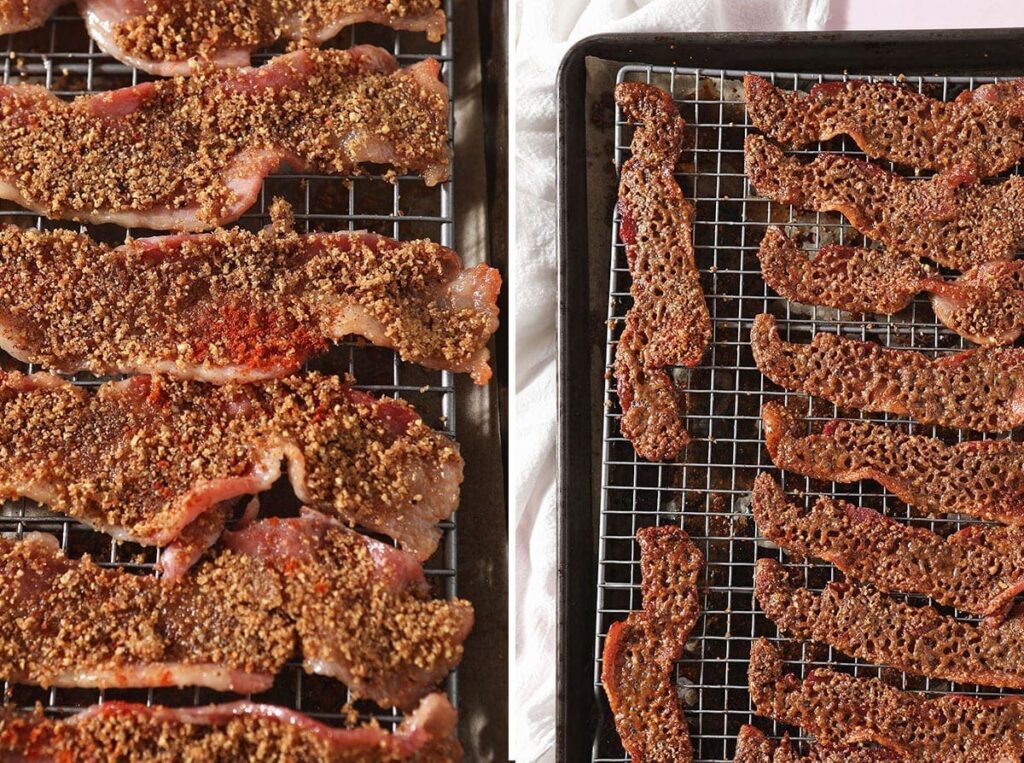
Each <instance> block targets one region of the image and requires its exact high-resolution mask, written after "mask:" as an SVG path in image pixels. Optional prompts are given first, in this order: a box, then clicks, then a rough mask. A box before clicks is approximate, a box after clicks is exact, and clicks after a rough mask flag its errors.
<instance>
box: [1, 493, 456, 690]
mask: <svg viewBox="0 0 1024 763" xmlns="http://www.w3.org/2000/svg"><path fill="white" fill-rule="evenodd" d="M0 572H2V573H3V574H2V575H0V596H2V597H3V601H4V602H5V603H6V606H7V611H8V614H9V617H7V618H5V619H4V620H3V622H0V676H2V677H3V678H4V679H5V680H9V681H14V682H18V683H31V684H39V685H42V686H74V687H100V688H111V687H153V686H207V687H210V688H213V689H216V690H218V691H235V692H241V693H247V692H261V691H266V690H267V689H269V688H270V686H271V684H272V682H273V679H274V675H275V674H276V673H277V672H279V671H280V670H281V668H282V667H283V666H284V664H285V661H286V660H288V659H289V658H290V657H291V656H292V655H293V653H294V652H295V650H296V648H297V649H298V650H299V651H300V652H301V653H302V656H303V659H304V666H305V668H306V671H307V672H309V673H315V674H318V675H326V676H331V677H333V678H337V679H338V680H340V681H342V682H343V683H345V684H346V685H347V686H349V687H350V688H351V689H352V691H353V693H355V694H356V695H358V696H361V697H366V698H368V699H372V700H373V701H375V702H377V703H379V704H381V705H383V706H392V705H396V706H398V707H403V708H407V707H411V706H413V705H414V704H415V703H416V702H417V701H418V700H419V699H420V698H421V697H423V696H424V695H425V694H426V693H427V692H428V691H429V690H430V689H431V688H432V687H434V686H436V685H437V683H438V682H439V681H441V680H442V679H443V678H444V677H445V676H446V675H447V674H448V671H449V670H451V669H452V668H453V667H455V665H457V664H458V663H459V661H460V659H461V657H462V644H463V642H464V641H465V639H466V636H467V635H468V634H469V631H470V629H471V628H472V626H473V608H472V606H470V604H469V603H468V602H466V601H462V600H459V599H455V600H451V601H446V600H442V599H431V598H430V597H429V595H428V589H427V582H426V579H425V578H424V575H423V568H422V567H421V565H420V564H419V562H418V561H417V560H416V558H415V557H414V556H412V555H411V554H408V553H406V552H404V551H400V550H398V549H396V548H393V547H391V546H388V545H386V544H384V543H381V542H379V541H376V540H371V539H370V538H367V537H365V536H363V535H359V534H357V533H355V532H352V531H351V530H348V529H347V528H345V527H343V526H341V525H340V524H338V523H337V522H334V521H332V520H329V519H328V518H326V517H324V516H323V515H322V514H319V513H317V512H314V511H310V510H304V511H303V515H302V517H301V518H298V519H287V520H274V519H269V520H265V521H262V522H257V523H255V524H253V525H252V526H250V527H249V528H247V529H245V530H242V531H240V532H237V533H230V534H229V535H228V536H227V543H226V547H225V549H221V550H219V551H217V552H215V553H214V554H213V556H212V558H211V559H210V560H208V561H205V562H203V563H202V564H200V565H199V566H198V568H197V569H196V570H195V572H194V573H193V574H191V575H187V576H184V577H182V578H181V580H179V581H177V582H175V583H174V584H168V583H166V582H165V581H164V582H162V581H160V580H157V579H156V578H154V577H152V576H140V575H132V574H129V573H127V572H125V571H124V570H122V569H105V568H101V567H98V566H97V565H95V564H94V563H93V562H92V560H91V559H89V558H88V557H84V558H83V559H81V560H78V561H75V560H71V559H68V558H67V557H65V556H64V555H63V554H62V553H61V552H60V550H59V549H58V547H57V544H56V542H55V540H54V539H53V537H52V536H48V535H34V536H30V537H29V539H28V540H26V541H25V542H22V543H17V542H14V541H9V540H0Z"/></svg>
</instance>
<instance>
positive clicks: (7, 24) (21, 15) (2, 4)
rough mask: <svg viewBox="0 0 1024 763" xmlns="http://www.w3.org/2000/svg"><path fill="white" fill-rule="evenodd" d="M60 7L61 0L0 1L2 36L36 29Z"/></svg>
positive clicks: (0, 29) (0, 32) (0, 30)
mask: <svg viewBox="0 0 1024 763" xmlns="http://www.w3.org/2000/svg"><path fill="white" fill-rule="evenodd" d="M59 5H61V0H0V34H13V33H14V32H20V31H22V30H25V29H34V28H35V27H37V26H40V25H41V24H42V23H43V22H44V21H46V19H48V18H49V17H50V14H51V13H53V12H54V10H55V9H56V8H57V7H58V6H59Z"/></svg>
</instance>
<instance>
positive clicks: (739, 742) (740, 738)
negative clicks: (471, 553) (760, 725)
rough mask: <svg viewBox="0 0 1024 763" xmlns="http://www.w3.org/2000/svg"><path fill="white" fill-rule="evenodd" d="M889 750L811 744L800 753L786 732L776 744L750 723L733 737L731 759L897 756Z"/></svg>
mask: <svg viewBox="0 0 1024 763" xmlns="http://www.w3.org/2000/svg"><path fill="white" fill-rule="evenodd" d="M899 759H900V758H899V757H898V756H897V755H896V754H895V753H893V752H892V751H891V750H886V749H884V748H882V747H856V746H851V745H822V744H815V745H810V746H809V749H808V751H807V754H806V755H801V754H800V753H799V752H798V751H797V750H796V749H795V748H794V747H793V745H792V744H791V743H790V741H789V734H786V735H785V736H784V737H783V738H782V741H781V742H780V743H779V745H778V747H776V746H775V745H773V744H772V742H771V740H770V739H769V738H768V737H766V736H765V735H764V734H763V733H761V731H759V730H758V729H756V728H754V727H753V726H746V725H744V726H741V727H740V733H739V734H738V735H737V737H736V754H735V755H734V756H733V759H732V763H878V762H879V761H886V760H899Z"/></svg>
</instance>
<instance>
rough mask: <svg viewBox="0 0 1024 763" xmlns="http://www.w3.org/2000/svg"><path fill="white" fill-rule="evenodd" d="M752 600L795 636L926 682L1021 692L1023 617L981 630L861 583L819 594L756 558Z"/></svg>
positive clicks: (769, 562) (1023, 676)
mask: <svg viewBox="0 0 1024 763" xmlns="http://www.w3.org/2000/svg"><path fill="white" fill-rule="evenodd" d="M754 596H755V598H756V599H757V603H758V604H759V605H760V607H761V609H762V610H764V613H765V614H766V615H767V616H768V617H769V618H771V620H772V621H773V622H774V623H775V625H776V626H777V627H778V628H779V630H780V631H781V632H782V633H785V634H786V635H788V636H791V637H793V638H796V639H800V640H802V641H815V642H817V643H820V644H828V645H829V646H831V647H833V648H835V649H838V650H839V651H840V652H843V653H844V654H848V655H850V656H851V657H858V658H860V659H864V660H867V661H869V662H873V663H876V664H879V665H889V666H892V667H894V668H897V669H899V670H903V671H905V672H907V673H912V674H914V675H919V676H924V677H926V678H938V679H942V680H946V681H959V682H962V683H973V684H981V685H983V686H998V687H1003V688H1014V689H1020V688H1024V623H1022V621H1021V618H1020V615H1019V614H1017V615H1015V616H1011V617H1010V618H1009V619H1008V620H1006V621H1005V622H1004V623H1002V624H1000V625H998V626H981V627H977V626H974V625H970V624H968V623H964V622H961V621H958V620H955V619H954V618H952V617H947V616H945V615H942V614H940V613H939V612H938V610H936V609H934V608H932V607H928V606H924V607H914V606H911V605H909V604H906V603H904V602H902V601H897V600H896V599H893V598H891V597H890V596H887V595H886V594H884V593H882V592H880V591H878V590H877V589H875V588H872V587H870V586H864V585H860V584H858V583H851V582H848V581H847V582H841V583H839V582H833V583H829V584H827V585H826V586H825V589H824V590H823V591H822V592H821V593H814V592H813V591H810V590H808V589H807V588H800V587H798V586H795V585H793V584H792V583H791V582H790V581H789V580H788V579H787V575H786V571H785V569H784V568H783V566H782V565H781V564H779V563H778V562H777V561H775V560H774V559H758V560H757V567H756V571H755V574H754ZM925 634H927V635H926V636H925Z"/></svg>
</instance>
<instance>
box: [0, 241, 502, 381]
mask: <svg viewBox="0 0 1024 763" xmlns="http://www.w3.org/2000/svg"><path fill="white" fill-rule="evenodd" d="M500 282H501V278H500V276H499V275H498V273H497V271H496V270H493V269H492V268H488V267H487V266H485V265H481V266H479V267H478V268H474V269H470V270H464V269H463V268H462V262H461V260H460V259H459V256H458V255H457V254H456V253H455V252H453V251H451V250H450V249H447V248H445V247H443V246H440V245H438V244H434V243H432V242H430V241H408V242H399V241H395V240H394V239H389V238H384V237H382V236H376V235H371V234H365V233H314V234H298V233H295V232H294V231H293V230H291V229H285V230H278V231H277V232H274V231H273V230H271V229H267V230H265V231H263V232H262V233H250V232H248V231H245V230H242V229H239V228H234V229H231V230H220V231H217V232H216V233H209V234H196V235H192V236H175V237H166V236H165V237H158V238H153V239H138V240H134V241H131V242H130V243H128V244H125V245H124V246H121V247H118V248H116V249H112V248H110V247H107V246H105V245H102V244H98V243H95V242H94V241H92V239H90V238H89V237H88V236H87V235H86V234H80V233H73V232H71V231H49V232H41V231H36V230H24V229H21V228H17V227H14V226H7V227H3V228H0V347H3V348H4V349H5V350H7V351H8V352H10V353H11V354H13V355H15V356H16V357H18V358H20V359H21V360H23V361H25V362H30V363H34V364H37V365H42V366H43V367H45V368H47V369H50V370H55V371H60V372H65V373H70V372H74V371H90V372H92V373H94V374H97V375H104V374H113V373H160V372H164V373H168V374H171V375H174V376H177V377H180V378H193V379H200V380H204V381H213V382H225V381H232V382H248V381H258V380H261V379H267V378H274V377H279V376H285V375H287V374H290V373H294V372H295V371H297V370H298V369H299V368H300V366H301V365H302V363H303V362H305V361H306V360H307V359H308V358H309V357H311V356H312V355H314V354H315V353H317V352H320V351H323V350H325V349H326V347H327V344H328V342H329V341H330V340H332V339H341V338H342V337H344V336H346V335H348V334H359V335H362V336H365V337H367V338H368V339H369V340H370V341H372V342H373V343H375V344H378V345H382V346H386V347H392V348H394V349H395V350H396V351H397V352H398V353H399V355H400V356H401V357H402V358H403V359H405V360H408V361H412V362H417V363H422V364H424V365H427V366H431V367H434V368H444V369H449V370H453V371H469V372H472V374H473V376H474V378H475V379H476V380H477V381H478V382H481V383H484V382H486V380H487V379H488V378H489V377H490V367H489V366H488V365H487V358H488V354H489V353H488V350H487V347H486V344H487V341H488V339H489V338H490V336H491V334H493V333H494V330H495V329H496V328H497V322H498V319H497V312H498V309H497V304H496V299H497V291H498V289H499V286H500ZM82 294H88V295H89V299H88V300H82V299H80V298H79V297H80V295H82Z"/></svg>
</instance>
